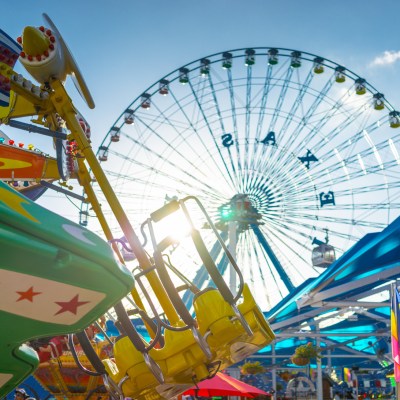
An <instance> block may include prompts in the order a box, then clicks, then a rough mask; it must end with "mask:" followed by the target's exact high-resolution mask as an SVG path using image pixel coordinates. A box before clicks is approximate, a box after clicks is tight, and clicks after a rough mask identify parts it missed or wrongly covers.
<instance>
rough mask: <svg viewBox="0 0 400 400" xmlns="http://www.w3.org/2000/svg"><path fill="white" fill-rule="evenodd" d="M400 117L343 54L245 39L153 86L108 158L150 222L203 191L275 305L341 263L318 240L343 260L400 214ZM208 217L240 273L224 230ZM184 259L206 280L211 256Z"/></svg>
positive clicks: (107, 143)
mask: <svg viewBox="0 0 400 400" xmlns="http://www.w3.org/2000/svg"><path fill="white" fill-rule="evenodd" d="M399 126H400V114H399V112H398V111H396V110H395V109H394V107H393V106H392V105H391V104H390V103H389V102H388V101H387V100H386V98H385V97H384V95H383V94H382V93H380V92H378V91H377V90H376V89H375V88H374V87H373V86H371V85H370V84H368V83H367V82H366V80H365V79H363V78H361V77H360V76H358V75H356V74H355V73H353V72H352V71H350V70H348V69H346V68H345V67H343V66H341V65H338V64H336V63H334V62H332V61H330V60H326V59H324V58H322V57H319V56H316V55H313V54H309V53H306V52H300V51H295V50H290V49H282V48H261V47H258V48H247V49H237V50H231V51H226V52H221V53H218V54H213V55H210V56H208V57H204V58H201V59H199V60H196V61H193V62H191V63H189V64H186V65H184V66H183V67H181V68H179V69H177V70H175V71H173V72H171V73H169V74H168V75H165V76H164V77H163V78H162V79H160V80H159V81H158V82H156V83H155V84H153V85H152V86H150V87H149V88H148V89H147V90H146V91H145V92H144V93H142V94H141V95H140V96H138V97H137V98H135V99H134V100H133V101H132V103H131V104H129V106H128V107H127V108H126V109H125V110H123V112H122V113H121V115H120V116H119V117H118V119H117V120H116V122H115V123H114V125H113V126H112V127H111V128H110V130H109V131H108V133H107V135H106V136H105V138H104V140H103V142H102V143H101V146H100V148H99V150H98V157H99V159H100V161H102V167H103V169H104V170H105V172H106V174H107V176H108V178H109V180H110V181H111V184H112V186H113V188H114V190H115V192H116V194H117V195H118V197H119V200H120V201H121V203H122V204H123V206H124V208H125V211H126V213H127V214H128V216H129V218H130V220H131V221H132V223H133V224H134V226H136V227H137V229H138V230H140V224H141V223H142V222H143V221H144V220H145V219H146V218H147V217H148V215H149V214H150V213H151V212H153V211H154V210H156V209H158V208H160V207H161V206H163V204H164V203H165V202H167V201H168V200H170V199H176V198H183V197H185V196H196V197H197V198H198V199H199V200H200V201H201V202H202V203H203V205H204V207H205V208H206V210H207V212H208V213H209V214H210V216H211V218H212V220H213V222H214V223H215V224H216V226H217V227H218V229H220V232H221V237H222V238H223V240H225V241H226V243H227V244H230V246H231V250H232V251H233V252H234V255H235V257H236V259H237V262H238V265H239V266H240V268H241V270H242V272H243V275H244V279H245V281H246V282H248V283H249V285H250V286H251V287H252V289H253V293H254V294H255V296H256V300H257V301H258V304H259V305H260V306H261V307H262V308H263V309H264V310H267V309H269V308H271V307H272V306H273V305H275V304H276V303H277V302H278V301H279V300H280V299H282V298H283V297H285V296H286V295H287V294H288V293H289V292H290V291H291V290H292V289H293V288H294V287H297V286H298V285H299V284H301V283H302V282H303V281H304V280H305V279H307V278H309V277H312V276H317V275H318V274H319V273H320V272H321V271H322V267H326V266H327V265H328V264H329V263H330V262H332V260H333V259H334V258H333V257H331V260H330V261H329V260H328V262H327V263H324V262H321V263H318V262H315V258H314V263H313V262H312V259H311V255H312V250H313V249H315V248H316V246H321V245H322V246H325V248H329V249H330V250H332V249H334V250H335V252H336V257H338V256H339V255H341V254H342V253H343V252H344V251H346V250H347V249H349V248H350V247H351V246H352V245H353V244H354V243H355V242H356V241H358V240H359V239H360V238H361V237H363V236H364V235H365V234H367V233H370V232H375V231H380V230H382V229H383V228H385V227H386V226H387V225H388V224H389V223H390V222H391V221H393V219H395V218H396V217H397V216H398V215H399V207H400V201H399V197H400V179H399V178H400V156H399V151H400V143H399V140H400V136H399V133H400V129H396V128H398V127H399ZM98 195H99V197H100V198H101V192H100V191H98ZM104 212H105V213H106V215H107V209H105V210H104ZM87 216H88V213H87V211H84V210H83V211H82V212H81V223H82V224H86V220H87ZM201 228H202V229H201V232H202V235H203V236H204V240H205V242H206V243H207V246H209V249H210V252H211V254H212V255H213V257H214V259H215V260H216V262H217V264H218V268H219V270H220V271H221V272H222V273H223V274H224V276H226V277H227V279H229V275H230V269H229V267H228V260H227V259H226V257H224V256H222V252H221V253H220V251H221V247H220V246H218V245H217V242H216V240H215V236H214V235H212V234H211V233H212V230H211V229H209V226H207V224H206V223H205V224H202V226H201ZM328 241H329V243H328ZM182 252H183V253H184V250H183V251H182ZM182 256H184V257H186V261H185V262H183V263H182V264H181V266H180V267H179V268H180V270H181V272H182V273H183V274H184V275H185V276H186V277H187V278H189V279H192V280H193V281H194V283H195V284H196V285H197V286H199V287H200V288H201V287H204V286H206V285H207V283H208V282H207V280H206V279H207V278H206V276H205V274H203V273H202V263H201V260H194V259H193V260H192V259H191V257H192V256H191V253H190V252H189V251H187V252H186V254H184V255H182Z"/></svg>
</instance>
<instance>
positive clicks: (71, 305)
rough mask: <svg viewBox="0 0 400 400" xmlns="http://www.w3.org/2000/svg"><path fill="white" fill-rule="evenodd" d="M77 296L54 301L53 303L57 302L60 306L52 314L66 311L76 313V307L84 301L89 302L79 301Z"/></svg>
mask: <svg viewBox="0 0 400 400" xmlns="http://www.w3.org/2000/svg"><path fill="white" fill-rule="evenodd" d="M78 297H79V294H77V295H76V296H75V297H73V298H72V299H71V300H70V301H56V302H55V303H56V304H58V305H59V306H60V307H61V308H60V309H59V310H58V311H57V312H56V313H55V314H54V315H58V314H62V313H65V312H67V311H69V312H70V313H72V314H75V315H76V313H77V311H78V307H80V306H83V305H84V304H86V303H89V301H79V300H78Z"/></svg>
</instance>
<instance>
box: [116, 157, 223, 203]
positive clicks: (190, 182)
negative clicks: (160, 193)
mask: <svg viewBox="0 0 400 400" xmlns="http://www.w3.org/2000/svg"><path fill="white" fill-rule="evenodd" d="M111 153H112V154H114V155H117V156H118V157H119V158H120V159H126V161H128V162H129V163H131V164H135V165H137V166H141V167H144V168H145V169H146V170H148V171H152V170H154V167H153V166H152V165H150V164H149V165H146V164H143V163H141V162H139V161H137V160H135V159H132V158H130V157H126V156H124V155H123V154H121V153H118V152H115V151H112V152H111ZM164 161H166V162H168V160H164ZM168 163H169V162H168ZM172 166H174V164H172ZM176 168H177V170H178V172H179V175H184V176H186V178H187V180H184V179H182V178H181V179H177V178H176V177H175V175H174V174H173V173H172V174H171V173H166V172H164V171H161V170H157V175H158V176H162V177H164V178H166V179H169V180H170V181H171V182H172V184H175V185H176V183H181V184H182V185H183V186H186V187H192V188H199V185H200V186H201V187H202V190H203V191H205V192H206V193H208V194H209V195H211V196H214V194H217V193H218V188H217V187H212V186H210V185H209V184H208V183H207V182H203V181H202V180H199V177H198V176H195V175H192V174H189V172H188V171H186V170H181V169H180V168H179V166H177V167H176ZM120 176H121V177H123V178H124V179H126V180H132V181H133V182H136V181H138V179H137V178H135V177H134V176H129V175H125V176H123V175H121V174H120ZM144 183H148V182H146V181H144ZM175 187H176V186H175ZM196 192H197V190H196Z"/></svg>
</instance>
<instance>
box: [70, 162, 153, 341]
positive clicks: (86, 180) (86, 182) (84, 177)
mask: <svg viewBox="0 0 400 400" xmlns="http://www.w3.org/2000/svg"><path fill="white" fill-rule="evenodd" d="M77 161H78V167H79V168H78V177H79V183H80V184H81V185H82V187H83V188H84V189H85V193H86V196H87V198H88V202H89V204H90V205H91V206H92V208H93V211H94V212H95V213H96V216H97V219H98V220H99V223H100V225H101V228H102V230H103V232H104V235H105V236H106V239H107V240H112V239H113V235H112V232H111V229H110V227H109V225H108V223H107V220H106V218H105V217H104V213H103V210H102V209H101V205H100V203H99V201H98V199H97V197H96V194H95V193H94V190H93V188H92V185H91V184H90V183H91V178H90V174H89V171H88V169H87V168H86V165H85V163H84V161H83V159H82V158H77ZM112 246H113V248H114V251H115V252H116V254H117V256H118V258H119V260H120V261H121V263H124V259H123V257H122V255H121V252H120V251H119V249H118V247H117V245H116V244H115V243H112ZM131 295H132V298H133V300H134V301H135V303H136V305H137V306H138V307H140V308H141V309H142V310H144V309H145V308H144V304H143V302H142V299H141V298H140V295H139V293H138V291H137V289H136V288H133V289H132V291H131ZM143 322H144V324H145V326H146V328H147V330H148V332H149V334H150V337H152V338H154V336H155V334H156V332H154V331H153V329H152V328H151V327H150V326H149V325H148V324H147V323H146V321H143Z"/></svg>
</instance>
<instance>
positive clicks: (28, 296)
mask: <svg viewBox="0 0 400 400" xmlns="http://www.w3.org/2000/svg"><path fill="white" fill-rule="evenodd" d="M17 293H18V294H19V299H18V300H17V301H21V300H28V301H30V302H31V303H33V296H37V295H38V294H42V292H34V291H33V286H31V287H30V288H29V289H28V290H26V291H25V292H17Z"/></svg>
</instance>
